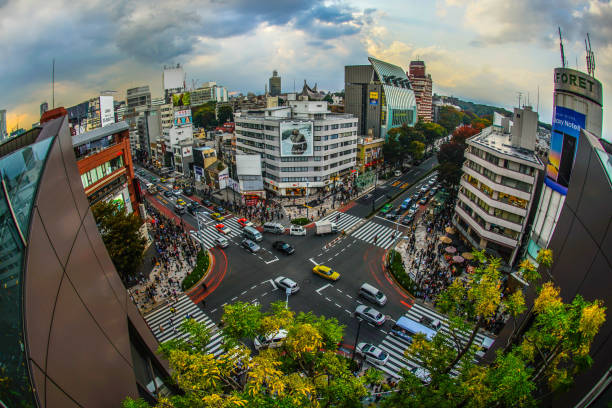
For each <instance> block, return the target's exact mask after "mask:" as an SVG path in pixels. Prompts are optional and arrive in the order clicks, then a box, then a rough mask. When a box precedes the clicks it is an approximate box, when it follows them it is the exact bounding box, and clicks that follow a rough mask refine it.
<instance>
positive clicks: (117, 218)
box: [91, 201, 147, 283]
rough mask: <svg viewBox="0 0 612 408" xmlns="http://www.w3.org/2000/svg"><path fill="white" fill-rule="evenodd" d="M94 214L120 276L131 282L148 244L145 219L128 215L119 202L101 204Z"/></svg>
mask: <svg viewBox="0 0 612 408" xmlns="http://www.w3.org/2000/svg"><path fill="white" fill-rule="evenodd" d="M91 212H92V214H93V216H94V218H95V220H96V224H97V225H98V230H99V231H100V235H101V236H102V241H104V245H105V246H106V250H107V251H108V254H109V255H110V257H111V259H112V261H113V264H114V265H115V268H116V269H117V272H118V273H119V276H121V279H122V280H123V281H124V283H126V282H128V280H129V279H130V278H131V277H133V276H134V275H135V274H136V273H137V268H138V267H139V266H140V264H141V263H142V259H143V254H144V249H145V244H146V242H147V241H146V239H145V238H143V237H142V235H141V234H140V227H141V226H142V223H143V221H142V219H141V218H140V217H139V216H138V215H137V214H135V213H131V214H128V213H127V210H126V208H125V205H123V204H122V203H121V204H119V203H118V202H117V201H111V202H106V201H100V202H99V203H97V204H95V205H94V206H93V207H91Z"/></svg>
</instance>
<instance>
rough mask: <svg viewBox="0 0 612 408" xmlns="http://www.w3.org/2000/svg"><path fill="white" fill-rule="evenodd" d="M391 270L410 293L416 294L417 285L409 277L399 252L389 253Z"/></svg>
mask: <svg viewBox="0 0 612 408" xmlns="http://www.w3.org/2000/svg"><path fill="white" fill-rule="evenodd" d="M388 265H389V270H390V271H391V274H392V275H393V277H394V278H395V280H396V281H397V282H398V283H399V284H400V285H401V286H402V287H403V288H404V289H406V290H407V291H408V292H410V293H416V283H415V282H414V281H413V280H412V279H411V278H410V276H408V274H407V273H406V270H405V269H404V264H403V263H402V256H401V255H400V253H399V252H397V251H390V252H389V260H388Z"/></svg>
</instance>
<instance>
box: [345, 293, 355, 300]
mask: <svg viewBox="0 0 612 408" xmlns="http://www.w3.org/2000/svg"><path fill="white" fill-rule="evenodd" d="M345 295H346V296H348V297H349V298H351V299H352V298H353V297H352V296H351V295H348V294H346V293H345Z"/></svg>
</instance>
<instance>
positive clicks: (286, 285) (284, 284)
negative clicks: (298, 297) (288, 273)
mask: <svg viewBox="0 0 612 408" xmlns="http://www.w3.org/2000/svg"><path fill="white" fill-rule="evenodd" d="M274 283H276V286H277V287H278V288H279V289H282V290H286V289H290V290H291V294H293V293H295V292H297V291H298V290H300V287H299V286H298V284H297V283H296V282H295V281H293V280H292V279H289V278H285V277H284V276H279V277H278V278H276V279H274Z"/></svg>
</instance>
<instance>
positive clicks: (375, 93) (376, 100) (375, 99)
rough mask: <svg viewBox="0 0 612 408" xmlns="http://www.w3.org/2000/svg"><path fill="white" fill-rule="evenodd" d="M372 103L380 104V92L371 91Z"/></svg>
mask: <svg viewBox="0 0 612 408" xmlns="http://www.w3.org/2000/svg"><path fill="white" fill-rule="evenodd" d="M370 105H378V92H370Z"/></svg>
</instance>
